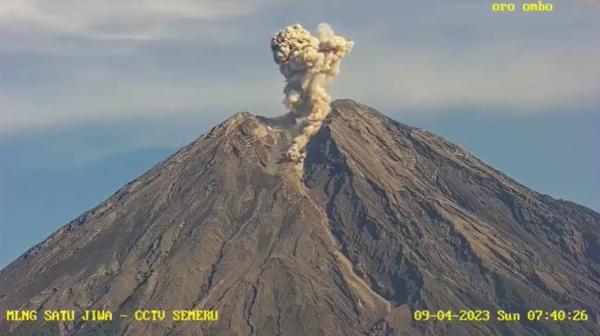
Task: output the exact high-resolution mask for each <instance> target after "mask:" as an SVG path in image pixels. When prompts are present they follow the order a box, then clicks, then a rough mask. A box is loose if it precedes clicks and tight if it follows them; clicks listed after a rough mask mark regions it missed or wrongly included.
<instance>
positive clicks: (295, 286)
mask: <svg viewBox="0 0 600 336" xmlns="http://www.w3.org/2000/svg"><path fill="white" fill-rule="evenodd" d="M268 124H269V121H268V120H266V119H264V118H259V117H254V116H252V115H250V114H248V113H239V114H236V115H235V116H233V117H232V118H230V119H228V120H227V121H225V122H224V123H222V124H221V125H219V126H217V127H215V128H213V129H212V130H211V131H210V132H209V133H207V134H205V135H204V136H202V137H201V138H199V139H198V140H196V141H195V142H194V143H192V144H190V145H189V146H186V147H184V148H183V149H181V150H180V151H179V152H178V153H176V154H175V155H173V156H172V157H170V158H169V159H167V160H165V161H164V162H162V163H160V164H159V165H157V166H156V167H154V168H153V169H151V170H150V171H149V172H147V173H146V174H144V175H143V176H142V177H140V178H138V179H136V180H135V181H132V182H131V183H129V184H128V185H126V186H125V187H123V188H122V189H121V190H119V191H118V192H117V193H116V194H115V195H113V196H112V197H110V198H109V199H108V200H107V201H105V202H103V203H102V204H101V205H99V206H98V207H97V208H95V209H93V210H90V211H88V212H87V213H85V214H83V215H82V216H80V217H79V218H77V219H76V220H74V221H73V222H71V223H69V224H68V225H66V226H65V227H63V228H61V229H60V230H58V231H57V232H55V233H54V234H53V235H52V236H50V237H49V238H48V239H46V240H45V241H44V242H42V243H40V244H39V245H37V246H35V247H34V248H32V249H30V250H29V251H28V252H27V253H25V254H24V255H23V256H21V257H20V258H19V259H17V260H16V261H15V262H13V263H12V264H11V265H9V266H8V267H7V268H5V269H4V270H2V271H1V273H0V307H2V309H3V310H4V309H18V308H20V309H36V310H43V309H50V308H64V309H77V310H81V309H110V310H113V311H115V312H127V313H129V312H131V311H132V310H134V309H166V310H172V309H216V310H218V311H219V316H220V320H219V321H218V322H215V323H206V322H205V323H198V322H186V323H182V322H173V321H168V320H167V321H163V322H160V323H147V322H132V321H131V319H118V318H117V319H116V321H115V322H114V323H83V322H81V321H75V322H73V323H63V324H59V323H50V324H48V325H46V326H40V325H39V324H38V323H27V322H26V323H22V324H18V323H14V322H11V323H8V322H6V321H4V320H2V321H0V334H9V335H27V334H33V333H34V332H37V333H42V332H43V333H45V334H48V335H98V334H107V335H113V334H117V335H120V334H124V335H141V334H143V335H415V334H423V335H449V334H469V335H563V334H576V335H595V334H598V332H600V326H599V324H598V314H599V313H600V295H598V294H599V293H600V280H599V279H600V277H599V274H600V235H599V229H600V215H598V214H597V213H595V212H593V211H591V210H589V209H586V208H584V207H581V206H578V205H576V204H573V203H569V202H563V201H557V200H554V199H552V198H550V197H548V196H544V195H540V194H538V193H536V192H534V191H531V190H529V189H527V188H526V187H524V186H522V185H519V184H518V183H516V182H515V181H512V180H511V179H510V178H508V177H506V176H504V175H503V174H502V173H500V172H498V171H496V170H494V169H492V168H491V167H489V166H487V165H486V164H484V163H483V162H481V161H479V160H477V159H476V158H474V157H472V156H471V155H470V154H468V153H466V152H464V151H463V150H461V149H460V148H458V147H456V146H455V145H452V144H450V143H448V142H447V141H445V140H443V139H441V138H438V137H436V136H434V135H432V134H430V133H428V132H426V131H423V130H420V129H416V128H411V127H408V126H405V125H401V124H399V123H396V122H394V121H392V120H390V119H388V118H386V117H384V116H382V115H381V114H379V113H378V112H376V111H374V110H372V109H370V108H368V107H366V106H363V105H360V104H357V103H355V102H353V101H350V100H340V101H336V102H335V103H334V104H333V111H332V113H331V114H330V116H329V117H328V119H327V121H326V123H325V124H324V125H323V127H322V128H321V130H320V131H319V133H318V134H317V135H316V136H315V137H314V138H313V139H312V140H311V142H310V143H309V147H308V148H307V157H306V162H305V167H304V170H303V172H302V176H297V172H296V171H295V169H294V167H292V166H291V164H290V163H286V162H282V160H281V152H282V150H285V148H286V144H287V143H289V139H287V137H286V134H285V133H284V132H282V131H278V130H276V129H273V128H270V127H268V126H267V125H268ZM462 308H470V309H490V310H492V311H494V312H495V311H496V310H499V309H504V310H507V311H519V312H524V311H526V310H527V309H553V308H560V309H587V310H588V312H589V313H590V315H591V316H590V319H591V321H588V322H587V323H583V322H579V323H575V322H534V323H525V322H523V323H514V322H513V323H508V322H504V323H498V322H488V323H481V322H479V323H477V322H458V321H452V322H438V323H433V322H412V321H411V319H412V314H411V312H412V311H414V310H415V309H429V310H432V311H435V310H438V309H442V310H448V309H453V310H458V309H462Z"/></svg>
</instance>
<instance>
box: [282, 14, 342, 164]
mask: <svg viewBox="0 0 600 336" xmlns="http://www.w3.org/2000/svg"><path fill="white" fill-rule="evenodd" d="M353 45H354V42H352V41H348V40H346V39H345V38H344V37H342V36H338V35H335V34H334V32H333V30H332V29H331V27H330V26H329V25H328V24H326V23H321V24H320V25H319V26H318V27H317V34H316V36H312V35H311V34H310V32H309V31H308V30H306V29H304V28H303V27H302V26H301V25H299V24H294V25H291V26H287V27H285V28H284V29H282V30H281V31H279V32H278V33H276V34H275V35H274V36H273V38H272V39H271V50H272V51H273V58H274V60H275V63H277V64H278V65H279V71H280V72H281V74H282V75H283V76H284V77H285V80H286V85H285V88H284V90H283V92H284V94H285V98H284V100H283V104H284V106H285V107H286V108H287V109H288V110H289V111H290V114H291V116H292V117H294V118H295V120H296V123H297V125H298V127H299V128H300V129H301V131H300V132H301V133H300V134H299V135H297V136H296V137H294V139H293V142H292V145H291V146H290V148H289V149H288V151H287V156H288V158H289V159H290V160H292V161H294V162H296V163H299V164H301V163H302V161H303V159H304V156H305V147H306V144H307V143H308V141H309V140H310V138H311V137H312V136H313V135H314V134H315V133H317V131H318V130H319V128H320V127H321V123H322V122H323V119H325V117H326V116H327V115H328V114H329V112H330V110H331V107H330V103H331V96H330V95H329V94H328V93H327V90H326V86H327V84H328V83H330V82H331V80H332V79H333V78H334V77H335V75H337V74H338V72H339V71H340V61H341V60H342V58H344V56H346V54H347V53H348V52H349V51H350V50H351V49H352V46H353Z"/></svg>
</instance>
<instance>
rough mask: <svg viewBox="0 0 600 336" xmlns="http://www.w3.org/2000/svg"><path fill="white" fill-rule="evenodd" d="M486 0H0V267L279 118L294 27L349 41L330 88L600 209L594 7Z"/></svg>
mask: <svg viewBox="0 0 600 336" xmlns="http://www.w3.org/2000/svg"><path fill="white" fill-rule="evenodd" d="M490 3H491V2H488V1H460V0H453V1H444V0H438V1H423V0H418V1H417V0H415V1H391V0H390V1H368V2H366V1H358V0H357V1H352V0H345V1H342V0H321V1H286V0H284V1H281V0H279V1H276V0H258V1H224V0H215V1H206V0H197V1H192V0H169V1H166V0H163V1H143V0H105V1H85V0H46V1H42V0H0V267H1V266H2V265H5V264H6V263H8V262H9V261H10V260H12V259H13V258H15V257H16V256H18V255H19V254H20V253H22V252H24V251H25V250H26V249H27V248H28V247H30V246H31V245H32V244H35V243H36V242H38V241H40V240H41V239H43V238H44V237H45V236H47V235H48V234H49V233H50V232H52V231H53V230H55V229H56V228H58V227H59V226H60V225H63V224H65V223H66V222H68V221H69V220H70V219H73V218H74V217H76V216H77V215H79V214H80V213H81V212H83V211H84V210H86V209H87V208H89V207H92V206H94V205H96V204H97V203H99V202H100V201H102V200H103V199H104V198H106V197H107V196H109V195H110V194H111V193H112V192H114V191H115V190H116V189H118V188H119V187H120V186H121V185H122V184H123V183H125V182H127V181H128V180H131V179H133V178H135V177H136V176H137V175H139V174H140V173H142V172H143V171H145V170H146V169H148V168H150V167H151V166H152V165H153V164H155V163H157V162H158V161H160V160H162V159H163V158H165V157H166V156H167V155H168V154H170V153H171V152H173V151H175V150H176V149H177V148H178V147H180V146H182V145H184V144H186V143H188V142H190V141H192V140H193V139H194V138H196V137H197V136H199V135H200V134H201V133H203V132H204V131H206V130H207V129H208V128H209V127H210V126H212V125H214V124H215V123H217V122H220V121H222V120H224V119H225V118H227V117H228V116H230V115H231V114H233V113H235V112H237V111H241V110H248V111H250V112H252V113H255V114H261V115H276V114H281V113H283V112H284V111H283V107H282V106H281V100H282V94H281V90H282V88H283V79H282V77H281V75H280V74H279V73H278V70H277V67H276V66H275V64H274V63H273V61H272V57H271V52H270V49H269V39H270V37H271V35H272V34H273V33H274V32H275V31H276V30H278V29H280V28H281V27H283V26H285V25H287V24H290V23H294V22H299V23H301V24H303V25H304V26H305V27H307V28H310V29H314V27H315V26H316V25H317V24H318V23H320V22H328V23H330V24H331V25H332V26H333V28H334V30H336V32H337V33H339V34H340V35H343V36H346V37H348V38H350V39H352V40H354V41H355V42H356V45H355V48H354V50H353V51H352V53H351V54H350V55H349V56H348V57H346V59H344V62H343V64H342V73H341V74H340V75H339V77H338V79H337V81H336V83H335V84H334V87H333V89H332V91H333V93H334V96H335V97H338V98H342V97H349V98H353V99H355V100H358V101H360V102H362V103H365V104H368V105H371V106H373V107H376V108H378V109H379V110H380V111H381V112H383V113H385V114H388V115H390V116H392V117H394V118H395V119H397V120H399V121H401V122H404V123H409V124H413V125H415V126H420V127H425V128H427V129H430V130H432V131H434V132H436V133H438V134H440V135H442V136H444V137H446V138H448V139H449V140H451V141H454V142H456V143H458V144H459V145H461V146H463V147H465V148H466V149H467V150H469V151H471V152H472V153H474V154H475V155H477V156H479V157H481V158H482V159H484V160H485V161H486V162H488V163H490V164H491V165H493V166H495V167H496V168H498V169H500V170H502V171H504V172H505V173H507V174H508V175H510V176H512V177H514V178H515V179H516V180H517V181H519V182H521V183H523V184H525V185H528V186H530V187H532V188H534V189H536V190H538V191H540V192H544V193H549V194H550V195H552V196H554V197H557V198H566V199H571V200H574V201H577V202H580V203H582V204H584V205H587V206H590V207H592V208H594V209H596V210H598V209H600V149H599V147H598V144H599V143H600V131H598V125H600V111H599V108H600V94H599V93H600V20H599V19H598V18H600V2H599V1H596V0H587V1H583V0H582V1H575V0H572V1H558V0H557V1H552V3H553V4H554V12H552V13H544V14H531V13H520V12H516V13H492V12H491V11H490ZM517 3H520V2H517Z"/></svg>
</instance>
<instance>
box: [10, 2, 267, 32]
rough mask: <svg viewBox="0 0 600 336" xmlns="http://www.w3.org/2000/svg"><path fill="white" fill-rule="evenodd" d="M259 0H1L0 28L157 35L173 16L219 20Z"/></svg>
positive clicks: (241, 12) (253, 6)
mask: <svg viewBox="0 0 600 336" xmlns="http://www.w3.org/2000/svg"><path fill="white" fill-rule="evenodd" d="M260 3H261V2H260V1H227V0H221V1H219V0H195V1H194V0H169V1H164V0H106V1H95V0H2V1H0V30H1V31H2V32H11V31H13V32H14V31H18V32H20V33H24V34H27V33H43V34H58V35H72V36H84V37H87V38H97V39H115V40H121V39H127V40H147V39H156V38H160V37H161V36H162V34H164V33H165V32H164V28H165V25H167V24H168V23H170V22H173V21H176V20H185V19H188V20H189V19H194V20H220V19H227V18H235V17H238V16H241V15H246V14H249V13H251V12H253V11H255V10H256V9H257V8H258V7H259V6H260Z"/></svg>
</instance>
